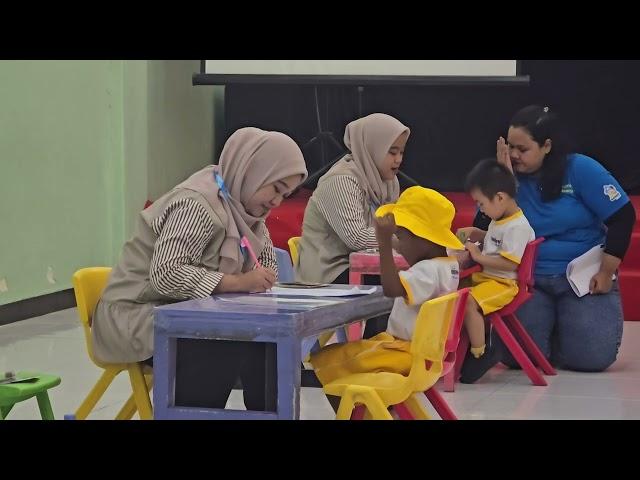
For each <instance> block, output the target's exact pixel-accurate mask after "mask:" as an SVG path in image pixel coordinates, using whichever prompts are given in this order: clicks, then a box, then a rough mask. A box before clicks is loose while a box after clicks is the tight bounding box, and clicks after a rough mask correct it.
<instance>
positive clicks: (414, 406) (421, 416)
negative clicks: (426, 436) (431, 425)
mask: <svg viewBox="0 0 640 480" xmlns="http://www.w3.org/2000/svg"><path fill="white" fill-rule="evenodd" d="M404 406H405V407H406V408H407V409H408V410H409V412H410V413H411V415H412V416H413V418H415V419H416V420H430V419H431V415H429V412H427V409H426V408H424V405H423V404H422V402H420V400H419V399H418V397H417V395H416V394H411V395H410V396H409V398H407V399H406V400H405V401H404Z"/></svg>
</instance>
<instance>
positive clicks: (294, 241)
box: [287, 237, 300, 265]
mask: <svg viewBox="0 0 640 480" xmlns="http://www.w3.org/2000/svg"><path fill="white" fill-rule="evenodd" d="M299 243H300V237H291V238H290V239H289V240H288V241H287V244H288V245H289V251H290V252H291V260H293V264H294V265H297V264H298V244H299Z"/></svg>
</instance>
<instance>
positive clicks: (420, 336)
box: [324, 292, 460, 420]
mask: <svg viewBox="0 0 640 480" xmlns="http://www.w3.org/2000/svg"><path fill="white" fill-rule="evenodd" d="M459 297H460V293H459V292H454V293H450V294H448V295H444V296H442V297H438V298H435V299H433V300H429V301H428V302H425V303H424V304H423V305H422V307H421V308H420V313H419V314H418V319H417V321H416V328H415V331H414V333H413V338H412V339H411V350H410V351H411V355H412V364H411V370H410V372H409V376H407V377H405V376H404V375H400V374H398V373H391V372H376V373H358V374H353V375H348V376H346V377H343V378H339V379H337V380H334V381H333V382H331V383H328V384H327V385H325V386H324V392H325V393H327V394H329V395H335V396H339V397H341V401H340V407H339V408H338V412H337V414H336V419H338V420H348V419H350V418H351V414H352V411H353V409H354V407H355V406H356V405H364V406H365V407H366V410H367V413H368V414H369V415H368V416H369V417H370V418H373V419H374V420H392V419H393V417H392V416H391V414H390V413H389V410H388V408H389V407H390V406H393V405H398V404H404V405H403V407H406V408H407V409H408V410H409V412H410V414H411V416H412V417H413V418H419V419H428V418H429V415H428V413H427V411H426V410H425V408H424V407H423V405H422V403H421V402H420V401H419V400H418V395H423V392H424V391H426V390H427V389H429V388H431V387H432V386H433V385H434V384H435V383H436V382H437V381H438V379H439V378H440V374H441V373H442V368H443V358H444V348H445V343H446V341H447V336H448V333H449V327H450V325H451V321H452V319H453V317H454V316H455V312H456V305H457V302H458V300H459ZM426 361H429V362H430V367H429V368H427V367H426V366H425V365H426Z"/></svg>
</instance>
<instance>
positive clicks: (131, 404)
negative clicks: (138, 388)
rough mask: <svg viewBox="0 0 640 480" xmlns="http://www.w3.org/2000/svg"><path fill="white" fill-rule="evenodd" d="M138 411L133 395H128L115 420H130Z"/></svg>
mask: <svg viewBox="0 0 640 480" xmlns="http://www.w3.org/2000/svg"><path fill="white" fill-rule="evenodd" d="M136 411H138V409H137V408H136V399H135V398H134V396H133V393H132V394H131V395H129V398H128V399H127V401H126V402H124V405H123V406H122V408H121V409H120V411H119V412H118V414H117V415H116V418H115V419H116V420H131V419H132V418H133V416H134V415H135V413H136Z"/></svg>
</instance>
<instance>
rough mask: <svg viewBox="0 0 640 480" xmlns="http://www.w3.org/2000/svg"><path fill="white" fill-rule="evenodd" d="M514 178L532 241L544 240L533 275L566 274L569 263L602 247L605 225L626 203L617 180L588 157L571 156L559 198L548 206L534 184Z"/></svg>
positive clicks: (534, 180) (521, 177) (532, 180)
mask: <svg viewBox="0 0 640 480" xmlns="http://www.w3.org/2000/svg"><path fill="white" fill-rule="evenodd" d="M517 178H518V183H519V186H518V194H517V200H518V205H519V206H520V208H521V209H522V211H523V212H524V214H525V216H526V217H527V220H529V223H530V224H531V226H532V227H533V230H534V231H535V232H536V237H545V241H544V242H543V243H542V244H541V245H540V247H539V248H538V260H537V262H536V269H535V273H536V275H558V274H564V273H565V272H566V270H567V264H568V263H569V262H570V261H571V260H573V259H574V258H576V257H578V256H580V255H582V254H583V253H585V252H586V251H587V250H589V249H591V248H592V247H594V246H596V245H598V244H601V243H604V240H605V232H606V230H605V226H604V223H603V222H604V221H605V220H606V219H608V218H609V217H610V216H611V215H613V214H614V213H615V212H617V211H618V210H619V209H620V208H621V207H622V206H624V205H625V204H626V203H627V202H628V201H629V197H628V196H627V194H626V193H625V192H624V190H622V188H621V187H620V184H619V183H618V182H617V181H616V179H615V178H613V176H612V175H611V174H610V173H609V172H608V171H607V170H606V169H605V168H604V167H603V166H602V165H600V164H599V163H598V162H597V161H595V160H594V159H593V158H590V157H587V156H586V155H580V154H571V155H569V157H568V164H567V171H566V173H565V178H564V181H563V184H562V194H561V195H560V197H559V198H557V199H556V200H553V201H551V202H546V203H544V202H543V201H542V198H541V195H540V187H539V186H538V179H537V178H535V177H534V176H531V175H517Z"/></svg>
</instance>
